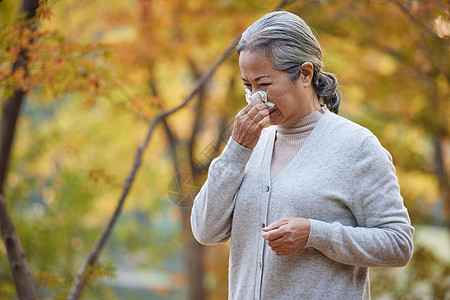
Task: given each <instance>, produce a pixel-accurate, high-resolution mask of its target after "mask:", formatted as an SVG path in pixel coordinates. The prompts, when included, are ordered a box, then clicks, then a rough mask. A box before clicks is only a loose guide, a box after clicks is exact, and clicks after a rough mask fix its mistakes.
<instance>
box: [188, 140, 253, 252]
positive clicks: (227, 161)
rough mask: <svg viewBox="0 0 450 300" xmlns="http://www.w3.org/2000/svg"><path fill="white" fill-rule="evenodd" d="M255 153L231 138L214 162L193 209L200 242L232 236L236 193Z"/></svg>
mask: <svg viewBox="0 0 450 300" xmlns="http://www.w3.org/2000/svg"><path fill="white" fill-rule="evenodd" d="M252 152H253V150H252V149H248V148H245V147H243V146H241V145H239V144H238V143H237V142H235V141H234V140H233V139H232V138H230V140H229V141H228V144H227V146H226V147H225V149H224V151H223V152H222V154H221V155H220V156H219V157H218V158H216V159H214V160H213V161H212V163H211V165H210V167H209V171H208V179H207V180H206V182H205V184H204V185H203V187H202V188H201V190H200V192H199V193H198V194H197V196H196V197H195V200H194V204H193V207H192V212H191V228H192V232H193V234H194V237H195V238H196V239H197V241H198V242H200V243H202V244H206V245H208V244H216V243H223V242H226V241H227V240H228V239H229V237H230V232H231V221H232V215H233V210H234V203H235V199H234V198H235V194H236V192H237V190H238V189H239V186H240V184H241V182H242V179H243V177H244V171H245V167H246V165H247V162H248V160H249V159H250V156H251V154H252Z"/></svg>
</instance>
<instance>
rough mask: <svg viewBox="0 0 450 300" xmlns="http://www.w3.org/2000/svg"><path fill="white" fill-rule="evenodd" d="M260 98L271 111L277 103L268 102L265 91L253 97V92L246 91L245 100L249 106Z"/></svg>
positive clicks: (256, 93) (258, 92)
mask: <svg viewBox="0 0 450 300" xmlns="http://www.w3.org/2000/svg"><path fill="white" fill-rule="evenodd" d="M257 98H260V99H261V100H262V101H263V102H264V103H265V104H266V105H267V107H268V108H269V110H271V109H272V108H273V107H274V106H275V103H272V102H269V101H267V93H266V92H264V91H257V92H255V93H254V94H253V95H252V92H251V91H250V90H249V89H245V100H246V101H247V103H248V104H250V102H252V101H253V100H255V99H257Z"/></svg>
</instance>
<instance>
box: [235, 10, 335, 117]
mask: <svg viewBox="0 0 450 300" xmlns="http://www.w3.org/2000/svg"><path fill="white" fill-rule="evenodd" d="M236 50H237V52H238V54H240V53H241V51H243V50H247V51H265V52H266V53H267V55H268V56H269V58H270V60H271V62H272V67H273V68H275V69H277V70H280V71H283V72H285V73H286V75H287V77H288V78H289V79H290V80H292V81H293V80H295V79H297V78H298V77H299V76H300V74H301V66H302V65H303V63H305V62H310V63H312V65H313V67H314V72H313V78H312V84H313V87H314V89H315V91H316V93H317V96H318V97H319V98H322V101H323V103H324V104H325V105H326V106H327V107H328V109H329V110H330V111H332V112H335V113H338V109H339V105H340V103H341V95H340V93H339V91H338V90H337V85H338V83H337V79H336V77H335V76H334V75H333V74H331V73H327V72H324V71H322V67H323V62H322V57H323V55H322V49H321V48H320V45H319V42H318V41H317V39H316V37H315V36H314V34H313V32H312V31H311V28H309V26H308V25H307V24H306V23H305V21H303V19H301V18H300V17H299V16H297V15H295V14H293V13H290V12H286V11H276V12H271V13H268V14H266V15H264V16H263V17H262V18H261V19H259V20H258V21H256V22H255V23H253V24H252V25H250V27H248V28H247V30H245V31H244V33H243V34H242V36H241V39H240V41H239V44H238V45H237V48H236Z"/></svg>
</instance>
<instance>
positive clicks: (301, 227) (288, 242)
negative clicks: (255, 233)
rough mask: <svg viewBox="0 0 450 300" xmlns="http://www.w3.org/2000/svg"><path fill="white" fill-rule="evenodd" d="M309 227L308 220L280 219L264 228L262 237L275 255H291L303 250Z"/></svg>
mask: <svg viewBox="0 0 450 300" xmlns="http://www.w3.org/2000/svg"><path fill="white" fill-rule="evenodd" d="M310 227H311V223H310V222H309V220H308V219H304V218H286V219H281V220H278V221H275V222H273V223H272V224H270V225H269V226H266V227H264V228H263V229H262V230H263V231H264V232H263V233H262V237H263V238H264V239H265V240H266V243H267V245H269V247H270V248H271V249H272V251H273V252H274V253H275V254H276V255H278V256H282V255H291V254H294V253H296V252H297V251H300V250H302V249H303V248H305V245H306V242H307V241H308V238H309V229H310Z"/></svg>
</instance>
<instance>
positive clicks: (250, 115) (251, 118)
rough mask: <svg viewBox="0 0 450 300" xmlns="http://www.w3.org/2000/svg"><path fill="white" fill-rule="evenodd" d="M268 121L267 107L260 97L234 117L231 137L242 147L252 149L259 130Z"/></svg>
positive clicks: (259, 134)
mask: <svg viewBox="0 0 450 300" xmlns="http://www.w3.org/2000/svg"><path fill="white" fill-rule="evenodd" d="M268 123H269V109H268V108H267V104H265V103H264V102H263V101H262V100H261V99H257V100H254V101H252V102H251V103H250V104H248V105H247V106H246V107H244V108H243V109H242V110H241V111H240V112H239V113H238V114H237V115H236V118H235V119H234V125H233V133H232V135H231V137H232V138H233V140H234V141H235V142H237V143H238V144H240V145H241V146H243V147H246V148H249V149H253V148H254V147H255V146H256V144H257V143H258V140H259V137H260V136H261V131H262V130H263V128H264V127H265V126H266V125H267V124H268Z"/></svg>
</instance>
